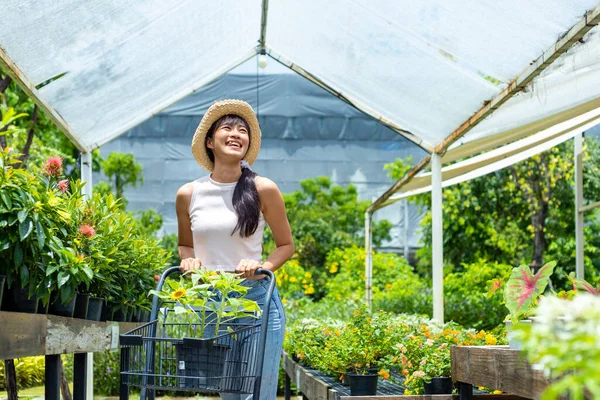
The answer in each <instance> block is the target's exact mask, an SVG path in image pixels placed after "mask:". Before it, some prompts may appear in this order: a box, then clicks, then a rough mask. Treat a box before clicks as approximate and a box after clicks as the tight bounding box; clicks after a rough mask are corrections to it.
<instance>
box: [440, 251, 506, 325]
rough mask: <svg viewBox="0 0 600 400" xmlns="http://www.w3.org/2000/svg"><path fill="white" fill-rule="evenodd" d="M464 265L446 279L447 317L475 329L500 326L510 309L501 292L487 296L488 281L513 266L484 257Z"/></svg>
mask: <svg viewBox="0 0 600 400" xmlns="http://www.w3.org/2000/svg"><path fill="white" fill-rule="evenodd" d="M463 267H464V270H463V271H462V272H454V273H450V274H447V275H446V277H445V278H444V302H445V305H444V318H445V320H446V321H454V322H456V323H458V324H460V325H462V326H465V327H469V328H475V329H486V330H487V329H492V328H494V327H496V326H498V325H499V324H501V323H502V321H503V320H504V317H506V314H507V313H508V310H507V309H506V307H505V306H504V303H503V301H502V299H503V296H502V295H501V294H497V295H495V296H492V297H491V298H488V297H487V292H488V289H489V284H488V281H490V280H492V279H495V278H498V277H503V276H506V275H507V274H508V273H510V271H511V270H512V267H511V266H510V265H506V264H499V263H497V262H495V263H491V262H487V261H485V260H479V261H478V262H475V263H472V264H463ZM499 290H503V289H499Z"/></svg>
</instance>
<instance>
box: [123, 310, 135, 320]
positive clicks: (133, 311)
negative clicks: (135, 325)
mask: <svg viewBox="0 0 600 400" xmlns="http://www.w3.org/2000/svg"><path fill="white" fill-rule="evenodd" d="M125 310H126V311H125V312H127V316H126V317H125V321H127V322H132V321H133V315H134V314H135V309H134V308H133V307H127V308H126V309H125Z"/></svg>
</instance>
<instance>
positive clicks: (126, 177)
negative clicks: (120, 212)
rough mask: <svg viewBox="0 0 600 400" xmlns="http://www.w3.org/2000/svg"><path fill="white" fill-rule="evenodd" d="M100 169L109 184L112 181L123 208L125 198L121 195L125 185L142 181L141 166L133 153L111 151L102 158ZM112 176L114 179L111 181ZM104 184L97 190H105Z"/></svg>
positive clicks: (132, 184) (135, 185)
mask: <svg viewBox="0 0 600 400" xmlns="http://www.w3.org/2000/svg"><path fill="white" fill-rule="evenodd" d="M101 164H102V169H103V171H104V175H106V177H107V178H108V180H109V181H110V183H111V185H112V184H113V183H114V189H115V195H116V197H117V198H118V199H122V204H123V208H125V207H127V200H126V199H125V198H124V197H123V192H124V190H125V188H126V187H127V186H133V187H137V185H138V184H140V183H144V175H143V172H142V166H141V164H140V163H138V162H136V161H135V157H134V156H133V154H124V153H118V152H116V151H113V152H112V153H110V154H109V155H108V157H106V159H104V160H102V162H101ZM113 178H114V181H113ZM106 190H107V187H106V185H104V186H101V187H99V188H98V191H99V192H103V191H106Z"/></svg>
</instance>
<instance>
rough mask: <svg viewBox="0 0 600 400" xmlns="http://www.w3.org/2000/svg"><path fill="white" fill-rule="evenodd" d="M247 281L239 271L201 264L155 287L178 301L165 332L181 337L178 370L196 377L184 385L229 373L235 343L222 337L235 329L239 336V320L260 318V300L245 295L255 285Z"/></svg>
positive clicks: (164, 296) (168, 298)
mask: <svg viewBox="0 0 600 400" xmlns="http://www.w3.org/2000/svg"><path fill="white" fill-rule="evenodd" d="M188 276H189V278H190V279H188ZM242 282H243V279H241V278H239V277H238V276H237V275H235V274H230V273H221V274H219V273H216V272H213V271H208V270H205V269H198V270H194V271H191V273H188V274H186V275H182V276H181V277H180V278H179V280H171V279H168V280H167V281H166V282H165V285H164V286H163V289H162V290H161V291H157V290H151V291H150V294H151V295H155V296H158V297H159V298H160V299H162V300H163V301H169V302H174V303H175V304H174V306H173V313H168V314H167V316H166V321H167V323H165V326H164V329H165V332H164V333H163V334H165V335H166V337H173V338H181V342H179V343H176V344H175V351H176V357H177V365H178V368H179V370H178V375H180V376H189V377H193V378H188V379H186V378H183V379H182V381H181V385H182V386H184V387H190V386H196V385H206V383H207V381H208V379H210V377H218V376H223V371H224V367H225V358H226V355H227V352H228V350H229V348H228V347H229V346H227V345H224V344H222V343H220V342H219V340H218V339H219V337H221V336H222V335H226V334H229V335H231V336H232V337H233V338H234V339H235V337H236V336H235V329H234V327H235V322H236V320H238V319H240V318H248V317H251V318H259V317H260V315H261V309H260V307H259V306H258V304H257V303H256V302H255V301H253V300H250V299H246V298H245V297H244V296H245V294H246V293H247V292H248V289H249V288H248V287H247V286H243V285H241V283H242ZM173 322H175V323H173ZM215 339H217V340H215Z"/></svg>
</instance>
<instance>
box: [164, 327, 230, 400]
mask: <svg viewBox="0 0 600 400" xmlns="http://www.w3.org/2000/svg"><path fill="white" fill-rule="evenodd" d="M229 350H230V347H229V346H226V345H221V344H214V341H212V340H209V339H192V338H184V339H183V343H176V344H175V352H176V354H177V364H176V365H177V375H179V376H186V377H189V378H179V387H182V388H194V387H197V388H206V387H207V386H212V387H219V386H221V385H222V384H223V382H221V380H222V379H223V376H224V375H225V374H224V368H225V358H226V356H227V354H228V351H229ZM238 390H239V389H238Z"/></svg>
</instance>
